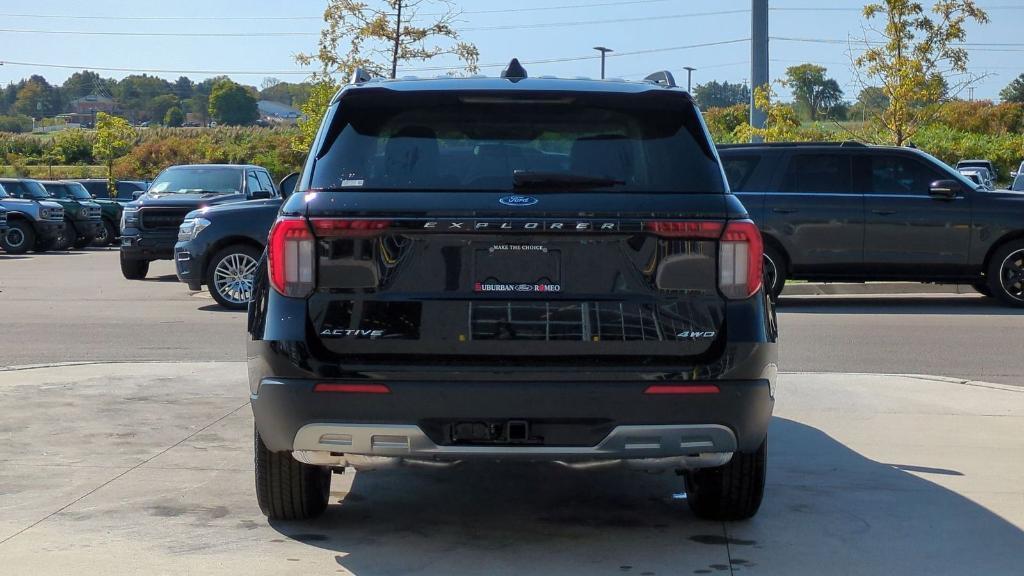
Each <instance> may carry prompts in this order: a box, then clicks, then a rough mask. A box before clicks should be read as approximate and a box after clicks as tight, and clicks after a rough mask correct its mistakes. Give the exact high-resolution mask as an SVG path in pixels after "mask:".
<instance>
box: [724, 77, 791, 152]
mask: <svg viewBox="0 0 1024 576" xmlns="http://www.w3.org/2000/svg"><path fill="white" fill-rule="evenodd" d="M754 106H757V107H758V108H760V109H761V110H764V111H765V122H764V128H754V127H753V126H751V125H750V124H749V123H744V124H742V125H740V126H737V127H736V131H735V133H734V139H735V141H736V142H748V141H750V139H751V138H753V137H754V136H759V137H761V138H763V139H764V141H765V142H787V141H792V140H796V139H798V138H799V132H798V130H799V129H800V119H799V118H797V116H796V111H795V110H793V107H792V106H788V105H786V104H783V103H781V102H778V101H777V100H776V98H775V90H774V89H773V88H772V85H771V84H765V85H764V86H758V87H757V88H756V89H755V90H754Z"/></svg>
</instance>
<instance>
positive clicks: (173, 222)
mask: <svg viewBox="0 0 1024 576" xmlns="http://www.w3.org/2000/svg"><path fill="white" fill-rule="evenodd" d="M276 194H277V192H276V191H275V189H274V184H273V182H272V181H271V180H270V173H268V172H267V170H266V169H265V168H263V167H260V166H248V165H234V164H198V165H190V166H171V167H170V168H168V169H166V170H164V171H163V172H161V173H160V175H159V176H157V177H156V180H154V181H153V184H152V185H150V187H149V190H148V191H147V192H146V193H145V194H144V195H142V196H141V197H139V199H138V200H136V201H134V202H130V203H128V204H126V205H125V209H124V212H122V214H121V273H122V274H123V275H124V277H125V278H127V279H129V280H138V279H141V278H145V277H146V273H147V272H149V263H150V262H151V261H153V260H170V259H171V258H173V257H174V243H175V242H177V240H178V228H179V227H180V226H181V223H182V222H183V221H184V220H185V215H186V214H188V213H189V212H191V211H193V210H196V209H198V208H204V207H207V206H216V205H219V204H229V203H232V202H243V201H245V200H258V199H266V198H272V197H273V196H275V195H276Z"/></svg>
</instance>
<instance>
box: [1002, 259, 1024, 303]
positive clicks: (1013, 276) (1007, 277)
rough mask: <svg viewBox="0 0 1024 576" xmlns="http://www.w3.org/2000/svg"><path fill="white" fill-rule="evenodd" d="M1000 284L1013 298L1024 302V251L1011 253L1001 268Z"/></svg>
mask: <svg viewBox="0 0 1024 576" xmlns="http://www.w3.org/2000/svg"><path fill="white" fill-rule="evenodd" d="M999 282H1000V284H1002V287H1003V290H1004V291H1005V292H1006V294H1007V295H1009V296H1010V297H1011V298H1015V299H1017V300H1020V301H1024V250H1017V251H1016V252H1011V253H1010V254H1009V255H1008V256H1007V257H1006V259H1005V260H1003V263H1002V265H1001V266H1000V267H999Z"/></svg>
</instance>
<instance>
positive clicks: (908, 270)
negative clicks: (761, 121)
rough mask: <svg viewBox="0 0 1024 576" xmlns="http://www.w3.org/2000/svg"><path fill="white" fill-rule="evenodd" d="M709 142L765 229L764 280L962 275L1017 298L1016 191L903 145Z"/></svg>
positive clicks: (1023, 302)
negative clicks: (978, 180)
mask: <svg viewBox="0 0 1024 576" xmlns="http://www.w3.org/2000/svg"><path fill="white" fill-rule="evenodd" d="M719 153H720V154H721V157H722V164H723V166H724V167H725V172H726V175H727V176H728V179H729V182H730V184H731V186H732V190H733V192H734V193H735V194H736V195H737V196H739V197H740V198H741V199H742V200H743V205H744V206H746V207H747V209H748V210H749V211H750V215H751V216H752V217H753V219H754V221H755V222H757V224H758V226H759V227H760V228H761V232H762V234H763V235H764V242H765V269H766V282H767V284H768V285H769V286H770V290H771V291H772V292H773V293H774V294H776V295H777V294H778V293H779V292H780V291H781V290H782V288H783V286H784V284H785V280H786V279H787V278H795V279H802V280H820V281H854V282H860V281H868V280H907V281H920V282H937V283H966V284H971V285H973V286H974V287H975V288H976V289H977V290H978V291H979V292H981V293H982V294H986V295H989V296H996V297H998V298H999V299H1000V300H1002V301H1003V302H1005V303H1007V304H1011V305H1014V306H1024V194H1022V193H1020V192H1011V191H1008V190H998V191H992V190H985V189H979V188H978V187H977V186H976V185H975V184H974V183H973V182H971V181H970V180H968V179H967V178H965V177H964V176H963V175H961V174H960V173H959V172H957V171H956V170H954V169H952V168H950V167H949V166H947V165H946V164H943V163H942V162H941V161H939V160H937V159H936V158H934V157H933V156H930V155H929V154H926V153H924V152H922V151H920V150H916V149H912V148H893V147H884V146H866V145H863V144H857V143H852V142H847V143H836V144H822V143H809V144H808V143H800V144H794V143H780V144H737V145H728V146H720V147H719Z"/></svg>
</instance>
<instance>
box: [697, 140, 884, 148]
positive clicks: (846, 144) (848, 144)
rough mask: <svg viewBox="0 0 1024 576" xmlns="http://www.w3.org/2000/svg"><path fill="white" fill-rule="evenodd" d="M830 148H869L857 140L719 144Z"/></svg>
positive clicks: (719, 146) (735, 146)
mask: <svg viewBox="0 0 1024 576" xmlns="http://www.w3.org/2000/svg"><path fill="white" fill-rule="evenodd" d="M812 146H813V147H818V148H820V147H828V148H867V146H868V145H867V144H865V143H863V142H858V141H856V140H844V141H842V142H756V143H754V142H741V143H739V144H718V145H717V146H716V147H717V148H802V147H812Z"/></svg>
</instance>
